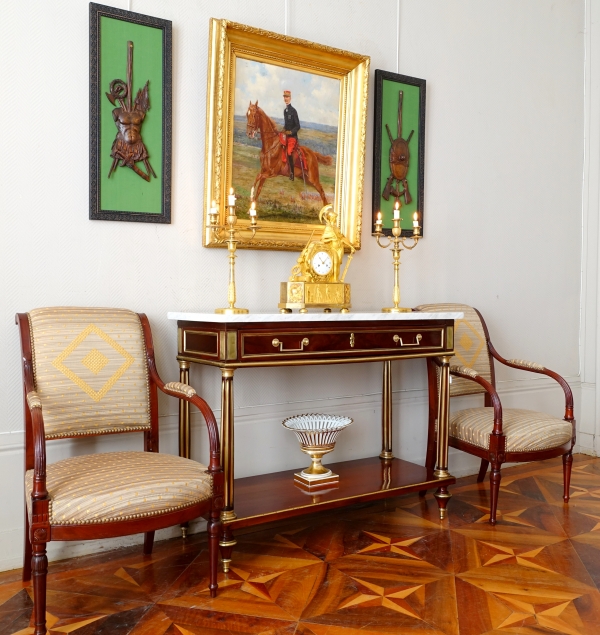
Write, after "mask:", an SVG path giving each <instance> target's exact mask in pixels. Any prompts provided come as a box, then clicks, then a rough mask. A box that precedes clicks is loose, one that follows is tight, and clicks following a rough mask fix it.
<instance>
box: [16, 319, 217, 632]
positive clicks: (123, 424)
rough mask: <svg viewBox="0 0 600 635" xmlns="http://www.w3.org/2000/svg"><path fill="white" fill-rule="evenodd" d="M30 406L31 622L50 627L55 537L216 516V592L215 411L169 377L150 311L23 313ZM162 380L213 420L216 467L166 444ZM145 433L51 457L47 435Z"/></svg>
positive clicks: (212, 540)
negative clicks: (133, 446)
mask: <svg viewBox="0 0 600 635" xmlns="http://www.w3.org/2000/svg"><path fill="white" fill-rule="evenodd" d="M16 322H17V324H18V326H19V329H20V335H21V350H22V364H23V394H24V411H25V491H26V510H25V554H24V562H23V580H30V579H31V577H32V574H33V594H34V622H35V627H34V633H35V635H44V633H46V617H45V612H46V575H47V571H48V559H47V556H46V543H47V542H49V541H51V540H88V539H97V538H110V537H115V536H125V535H129V534H135V533H142V532H143V533H144V534H145V537H144V553H145V554H150V553H151V552H152V546H153V541H154V532H155V530H157V529H161V528H164V527H169V526H172V525H178V524H180V523H185V522H188V521H189V520H192V519H194V518H197V517H199V516H204V517H205V518H206V519H207V520H208V536H209V560H210V585H209V588H210V593H211V596H213V597H214V596H215V595H216V591H217V564H218V560H217V558H218V542H219V534H220V531H221V521H220V510H221V508H222V506H223V495H222V494H223V472H222V469H221V467H220V464H219V434H218V428H217V423H216V420H215V417H214V414H213V412H212V410H211V409H210V407H209V406H208V404H207V403H206V402H205V401H204V400H203V399H201V398H200V397H199V396H198V395H197V394H196V391H195V390H194V389H193V388H192V387H191V386H188V385H186V384H182V383H179V382H172V383H168V384H165V383H163V381H162V380H161V379H160V377H159V376H158V372H157V370H156V365H155V361H154V348H153V344H152V333H151V331H150V325H149V323H148V319H147V318H146V316H145V315H143V314H137V313H133V312H131V311H126V310H123V309H87V308H75V307H67V308H62V307H59V308H44V309H35V310H34V311H31V312H30V313H19V314H17V316H16ZM157 389H159V390H161V391H162V392H164V393H166V394H167V395H171V396H173V397H177V398H178V399H184V400H186V401H188V402H190V403H192V404H193V405H194V406H196V407H197V408H198V409H199V410H200V412H201V413H202V415H203V417H204V419H205V421H206V425H207V428H208V437H209V446H210V462H209V465H208V468H206V467H205V466H203V465H201V464H200V463H196V462H195V461H191V460H189V459H185V458H181V457H179V456H173V455H170V454H159V453H158V396H157ZM128 432H129V433H132V432H142V433H143V435H144V451H143V452H142V451H139V452H108V453H101V454H91V455H84V456H74V457H71V458H67V459H64V460H61V461H58V462H56V463H53V464H49V465H46V442H47V441H50V440H52V439H65V438H70V437H88V436H90V435H101V434H116V433H128Z"/></svg>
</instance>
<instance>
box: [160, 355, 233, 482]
mask: <svg viewBox="0 0 600 635" xmlns="http://www.w3.org/2000/svg"><path fill="white" fill-rule="evenodd" d="M150 372H151V375H152V380H153V381H154V383H155V384H156V385H157V386H158V388H159V389H160V390H161V391H162V392H164V393H165V394H166V395H170V396H171V397H177V398H178V399H183V400H184V401H188V402H189V403H191V404H193V405H194V406H196V408H198V410H200V412H201V413H202V416H203V417H204V421H205V422H206V427H207V428H208V440H209V446H210V463H209V465H208V471H209V472H220V471H221V465H220V456H221V448H220V442H219V428H218V426H217V420H216V419H215V414H214V412H213V411H212V408H211V407H210V406H209V405H208V404H207V403H206V401H204V399H202V397H199V396H198V395H197V394H196V391H195V390H194V389H193V388H192V387H191V386H189V385H188V384H182V383H181V382H178V381H171V382H169V383H168V384H165V383H164V382H163V381H162V379H161V378H160V377H159V376H158V373H157V371H156V367H154V366H151V368H150Z"/></svg>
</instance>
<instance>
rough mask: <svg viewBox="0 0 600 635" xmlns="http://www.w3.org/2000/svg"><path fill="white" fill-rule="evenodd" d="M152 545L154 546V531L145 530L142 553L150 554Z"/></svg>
mask: <svg viewBox="0 0 600 635" xmlns="http://www.w3.org/2000/svg"><path fill="white" fill-rule="evenodd" d="M153 547H154V532H153V531H147V532H145V533H144V555H145V556H149V555H151V554H152V548H153Z"/></svg>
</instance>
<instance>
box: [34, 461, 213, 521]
mask: <svg viewBox="0 0 600 635" xmlns="http://www.w3.org/2000/svg"><path fill="white" fill-rule="evenodd" d="M46 474H47V477H46V479H47V480H46V487H47V489H48V494H49V497H50V524H51V525H81V524H93V523H107V522H113V521H119V520H131V519H136V518H146V517H149V516H158V515H160V514H166V513H168V512H172V511H176V510H178V509H183V508H185V507H190V506H191V505H194V504H196V503H199V502H200V501H203V500H206V499H208V498H210V497H211V495H212V479H211V476H210V475H209V474H208V473H207V472H206V467H205V466H204V465H201V464H200V463H196V462H195V461H190V460H189V459H184V458H181V457H179V456H173V455H171V454H157V453H154V452H110V453H105V454H91V455H85V456H76V457H72V458H69V459H64V460H62V461H58V462H57V463H52V464H51V465H48V466H47V472H46ZM32 490H33V470H29V471H28V472H27V474H26V476H25V495H26V501H27V509H28V512H29V515H30V516H31V492H32Z"/></svg>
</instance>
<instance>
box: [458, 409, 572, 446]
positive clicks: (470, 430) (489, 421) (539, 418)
mask: <svg viewBox="0 0 600 635" xmlns="http://www.w3.org/2000/svg"><path fill="white" fill-rule="evenodd" d="M493 427H494V409H493V408H468V409H466V410H459V411H458V412H455V413H454V414H452V415H451V416H450V436H451V437H454V438H455V439H460V440H461V441H466V442H467V443H471V444H472V445H476V446H478V447H480V448H484V449H487V448H488V447H489V442H490V434H491V432H492V429H493ZM502 431H503V433H504V435H505V436H506V451H507V452H534V451H536V450H549V449H551V448H556V447H559V446H561V445H563V444H565V443H567V442H568V441H570V440H571V436H572V434H573V430H572V428H571V424H570V423H569V422H568V421H565V420H564V419H556V418H555V417H552V416H550V415H547V414H544V413H543V412H534V411H532V410H517V409H506V410H504V409H503V410H502Z"/></svg>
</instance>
